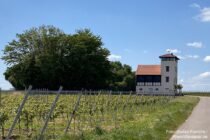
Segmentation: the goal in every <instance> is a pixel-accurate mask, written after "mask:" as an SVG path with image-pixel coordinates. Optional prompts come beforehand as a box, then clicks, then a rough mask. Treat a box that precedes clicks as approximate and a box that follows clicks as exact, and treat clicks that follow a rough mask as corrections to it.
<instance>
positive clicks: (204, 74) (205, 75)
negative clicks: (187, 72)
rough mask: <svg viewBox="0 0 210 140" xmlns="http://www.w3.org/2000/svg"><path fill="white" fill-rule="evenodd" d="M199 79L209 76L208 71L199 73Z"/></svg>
mask: <svg viewBox="0 0 210 140" xmlns="http://www.w3.org/2000/svg"><path fill="white" fill-rule="evenodd" d="M197 77H198V78H199V79H205V78H208V77H210V72H204V73H201V74H199V75H198V76H197Z"/></svg>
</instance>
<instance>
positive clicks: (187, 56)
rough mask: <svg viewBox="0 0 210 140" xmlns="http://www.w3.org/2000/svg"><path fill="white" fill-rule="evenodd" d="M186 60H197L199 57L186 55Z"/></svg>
mask: <svg viewBox="0 0 210 140" xmlns="http://www.w3.org/2000/svg"><path fill="white" fill-rule="evenodd" d="M186 58H192V59H197V58H199V55H186Z"/></svg>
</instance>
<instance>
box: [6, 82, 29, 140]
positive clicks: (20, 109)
mask: <svg viewBox="0 0 210 140" xmlns="http://www.w3.org/2000/svg"><path fill="white" fill-rule="evenodd" d="M31 89H32V86H29V88H28V91H27V92H26V95H25V97H24V98H23V101H22V103H21V104H20V106H19V108H18V111H17V115H16V116H15V119H14V121H13V123H12V126H11V127H10V129H9V133H8V135H7V138H6V140H9V139H10V137H11V135H12V131H13V129H14V127H15V125H16V123H17V121H18V119H19V117H20V114H21V111H22V109H23V107H24V105H25V103H26V101H27V99H28V96H29V94H30V92H31Z"/></svg>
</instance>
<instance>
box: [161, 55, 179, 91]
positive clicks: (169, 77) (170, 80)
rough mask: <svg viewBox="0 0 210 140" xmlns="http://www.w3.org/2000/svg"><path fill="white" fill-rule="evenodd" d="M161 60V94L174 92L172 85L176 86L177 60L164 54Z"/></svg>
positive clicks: (175, 57) (173, 56)
mask: <svg viewBox="0 0 210 140" xmlns="http://www.w3.org/2000/svg"><path fill="white" fill-rule="evenodd" d="M159 58H160V59H161V88H162V91H163V92H166V93H172V92H174V85H177V79H178V78H177V75H178V60H179V58H178V57H177V56H175V55H173V54H172V53H171V54H165V55H162V56H160V57H159Z"/></svg>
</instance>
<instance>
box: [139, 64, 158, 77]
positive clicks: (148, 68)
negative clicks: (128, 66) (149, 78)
mask: <svg viewBox="0 0 210 140" xmlns="http://www.w3.org/2000/svg"><path fill="white" fill-rule="evenodd" d="M136 75H161V66H160V65H138V68H137V71H136Z"/></svg>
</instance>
